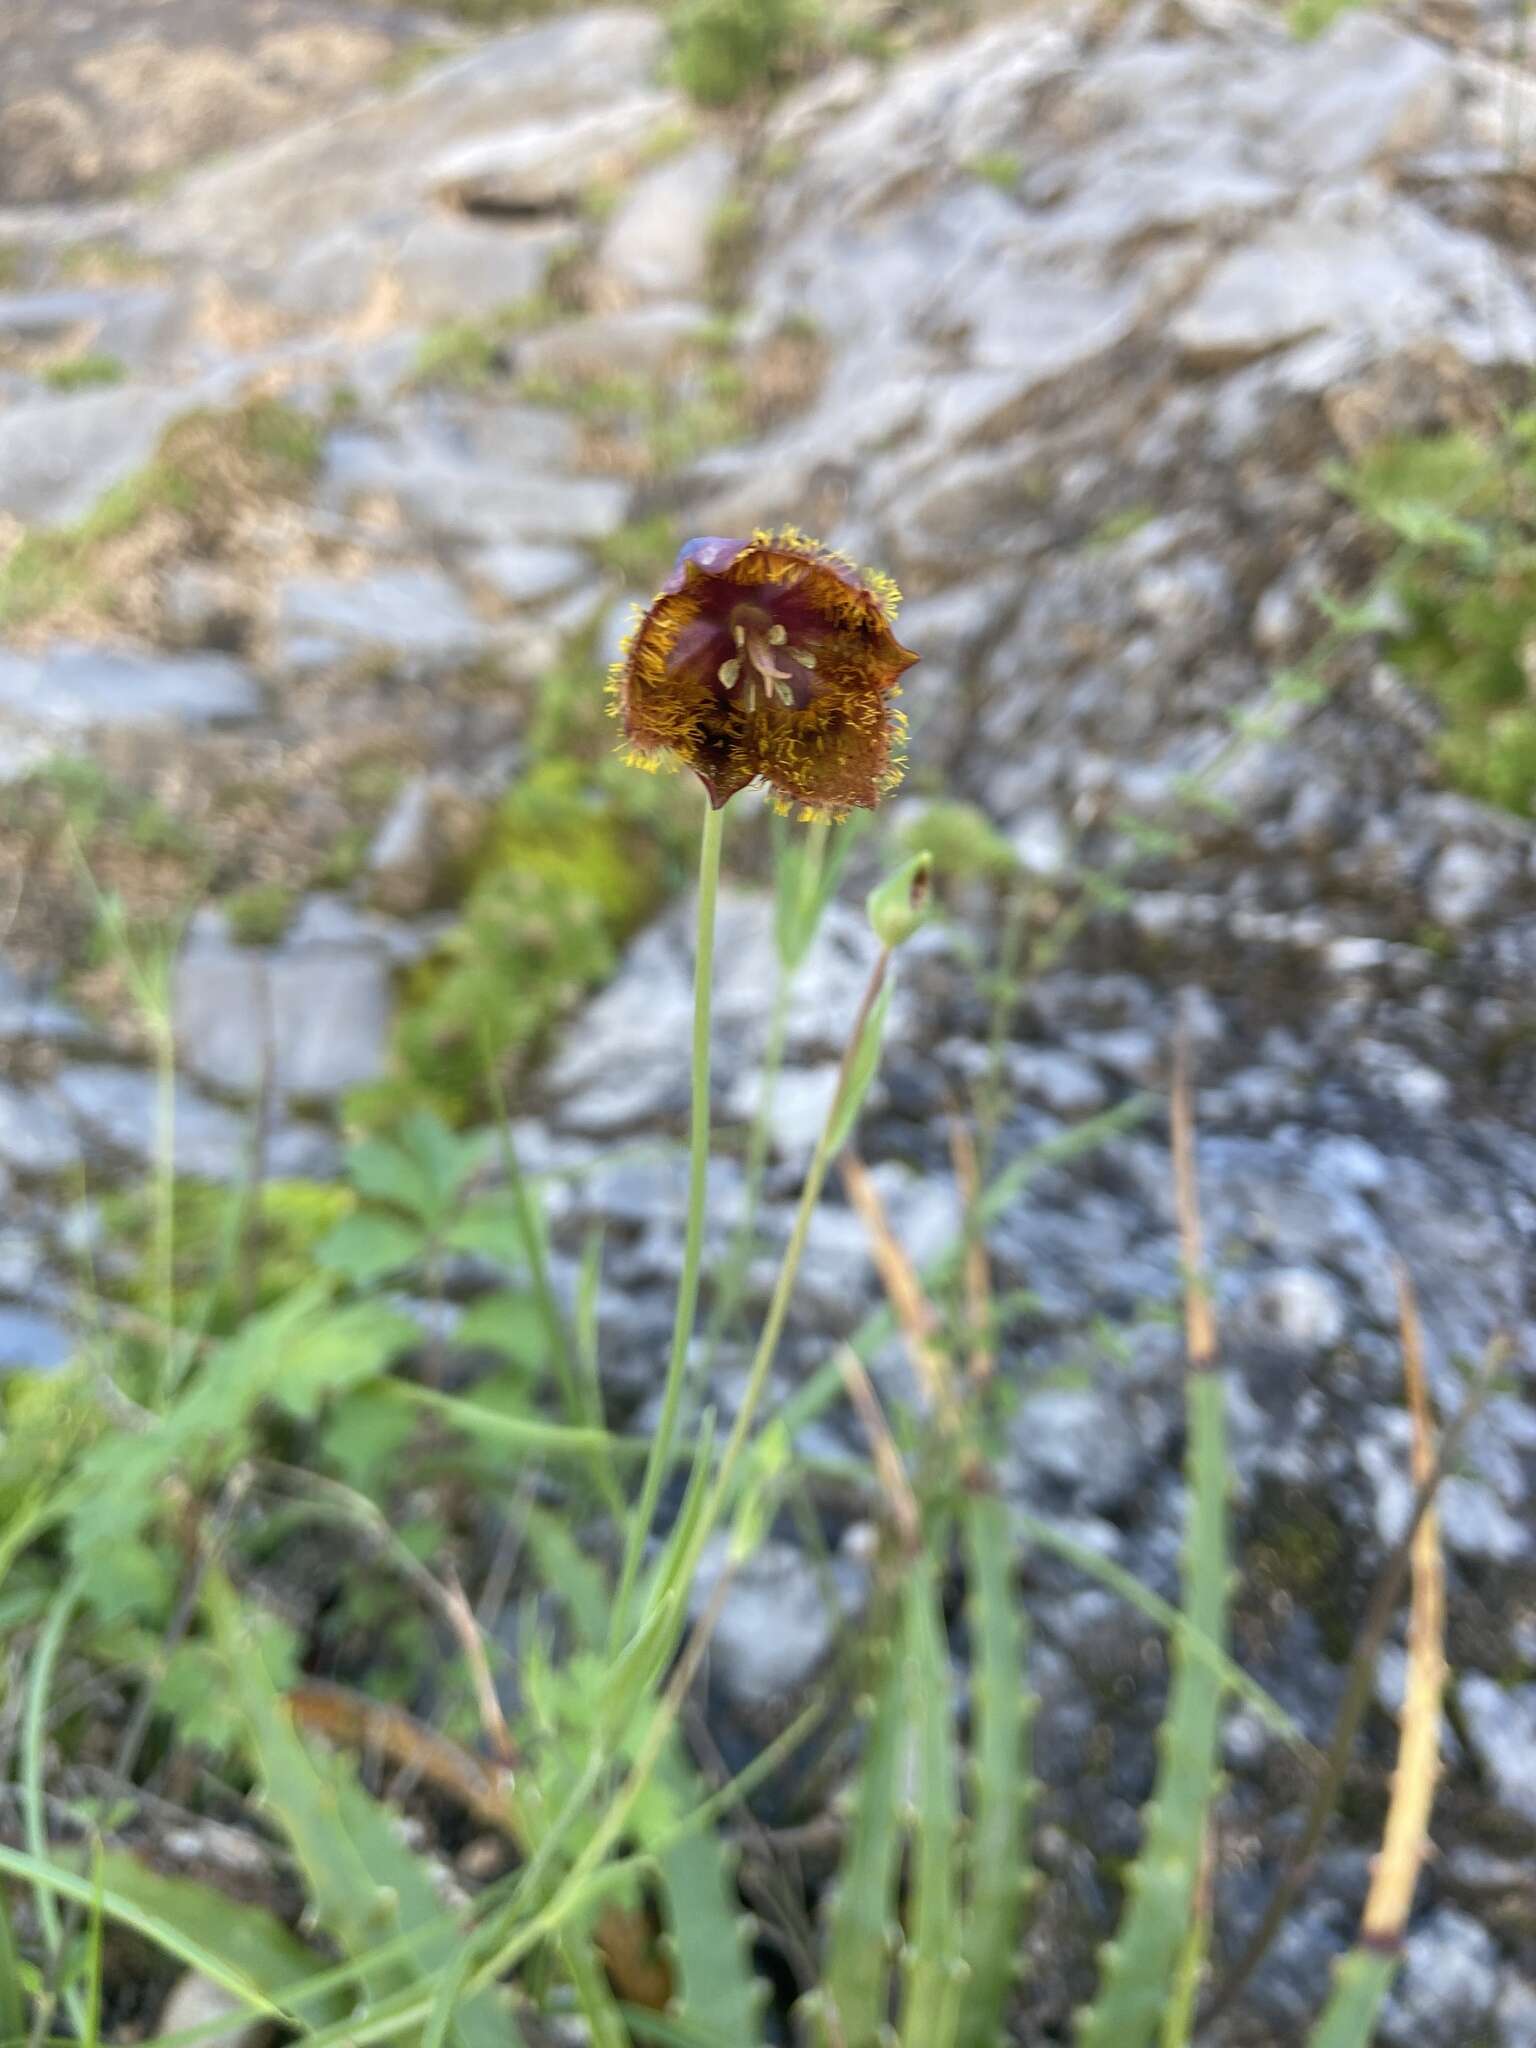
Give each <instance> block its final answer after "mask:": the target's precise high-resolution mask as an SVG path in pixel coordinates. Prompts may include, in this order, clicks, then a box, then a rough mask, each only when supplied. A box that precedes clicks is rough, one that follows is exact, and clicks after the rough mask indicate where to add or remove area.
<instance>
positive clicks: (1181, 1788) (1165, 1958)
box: [1076, 1047, 1227, 2048]
mask: <svg viewBox="0 0 1536 2048" xmlns="http://www.w3.org/2000/svg"><path fill="white" fill-rule="evenodd" d="M1172 1125H1173V1160H1174V1180H1175V1188H1176V1194H1177V1200H1178V1211H1179V1225H1180V1236H1181V1239H1182V1247H1183V1255H1184V1269H1185V1340H1186V1348H1187V1351H1188V1365H1189V1370H1188V1372H1187V1374H1186V1378H1185V1400H1186V1415H1187V1419H1188V1430H1189V1450H1188V1460H1187V1462H1188V1478H1189V1526H1188V1532H1187V1535H1186V1538H1185V1550H1184V1612H1185V1615H1186V1616H1187V1618H1188V1620H1189V1622H1190V1623H1191V1625H1192V1627H1194V1628H1195V1629H1197V1630H1198V1631H1199V1632H1200V1634H1201V1635H1203V1636H1204V1637H1206V1638H1207V1640H1209V1641H1210V1642H1212V1643H1214V1644H1216V1645H1217V1646H1218V1648H1223V1649H1224V1646H1225V1639H1226V1612H1227V1526H1226V1525H1227V1452H1226V1388H1225V1385H1224V1383H1223V1380H1222V1375H1221V1374H1220V1372H1219V1371H1217V1370H1216V1369H1215V1366H1216V1330H1215V1322H1214V1318H1213V1316H1212V1314H1211V1306H1210V1299H1209V1296H1208V1295H1207V1293H1206V1291H1205V1280H1204V1257H1203V1248H1202V1242H1201V1227H1200V1209H1199V1201H1198V1195H1197V1190H1196V1185H1195V1165H1194V1122H1193V1117H1192V1115H1191V1111H1190V1100H1189V1083H1188V1079H1187V1076H1186V1074H1185V1071H1184V1062H1183V1058H1182V1047H1181V1052H1180V1058H1179V1061H1178V1068H1177V1072H1176V1075H1175V1080H1174V1089H1173V1101H1172ZM1224 1691H1225V1687H1224V1685H1223V1683H1222V1681H1221V1679H1220V1678H1219V1677H1217V1676H1216V1675H1215V1674H1214V1673H1213V1672H1212V1671H1211V1670H1210V1668H1209V1667H1208V1666H1207V1665H1206V1664H1204V1663H1202V1662H1199V1661H1197V1660H1196V1659H1195V1658H1193V1657H1191V1656H1189V1655H1187V1654H1186V1653H1185V1652H1184V1650H1183V1649H1182V1648H1181V1647H1180V1645H1179V1643H1178V1641H1177V1639H1175V1642H1174V1647H1173V1681H1172V1684H1171V1686H1170V1688H1169V1695H1168V1710H1167V1714H1166V1717H1165V1719H1164V1722H1163V1727H1162V1731H1161V1734H1160V1737H1159V1742H1160V1747H1161V1752H1162V1754H1161V1758H1160V1761H1159V1765H1158V1772H1157V1782H1156V1784H1155V1786H1154V1787H1153V1792H1152V1797H1151V1799H1150V1801H1149V1802H1148V1805H1147V1808H1146V1812H1145V1814H1144V1817H1143V1823H1142V1844H1141V1852H1140V1854H1139V1855H1138V1857H1137V1859H1136V1862H1135V1864H1134V1865H1133V1866H1132V1869H1131V1872H1130V1875H1129V1878H1128V1880H1127V1905H1126V1910H1125V1917H1124V1919H1123V1921H1122V1923H1121V1927H1120V1931H1119V1933H1118V1935H1117V1936H1116V1938H1115V1940H1114V1941H1112V1942H1111V1943H1109V1944H1108V1945H1107V1946H1106V1948H1105V1950H1104V1955H1103V1964H1102V1974H1101V1978H1100V1984H1099V1994H1098V1997H1097V1999H1096V2000H1095V2001H1094V2003H1093V2005H1092V2006H1091V2007H1090V2008H1089V2009H1088V2010H1087V2011H1086V2012H1084V2013H1082V2014H1081V2015H1080V2016H1079V2020H1078V2026H1077V2036H1076V2038H1077V2048H1149V2044H1150V2043H1151V2042H1152V2040H1153V2038H1154V2036H1155V2035H1156V2032H1157V2029H1158V2025H1159V2022H1160V2021H1161V2019H1162V2017H1163V2012H1164V2008H1165V2006H1166V2003H1167V1999H1168V1994H1169V1989H1170V1986H1171V1984H1172V1982H1173V1978H1174V1974H1175V1971H1176V1968H1177V1962H1178V1957H1179V1953H1180V1950H1181V1949H1182V1947H1183V1945H1184V1940H1185V1935H1186V1933H1187V1930H1188V1927H1189V1923H1190V1918H1191V1915H1192V1912H1193V1909H1194V1902H1195V1895H1196V1891H1197V1888H1198V1885H1199V1880H1200V1861H1201V1856H1202V1854H1203V1851H1204V1846H1205V1840H1206V1831H1207V1828H1208V1827H1209V1824H1210V1810H1211V1804H1212V1800H1213V1798H1214V1796H1215V1790H1216V1783H1217V1775H1218V1761H1219V1758H1218V1749H1217V1742H1218V1737H1219V1732H1220V1720H1221V1702H1222V1696H1223V1693H1224Z"/></svg>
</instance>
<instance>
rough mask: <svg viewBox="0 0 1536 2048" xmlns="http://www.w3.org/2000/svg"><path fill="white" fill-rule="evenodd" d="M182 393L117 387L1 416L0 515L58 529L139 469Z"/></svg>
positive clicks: (182, 401) (182, 405) (27, 405)
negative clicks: (53, 526)
mask: <svg viewBox="0 0 1536 2048" xmlns="http://www.w3.org/2000/svg"><path fill="white" fill-rule="evenodd" d="M193 402H194V401H193V400H191V399H189V397H188V395H187V393H186V392H185V391H183V390H147V389H145V388H144V387H142V386H139V385H120V386H117V387H114V388H112V389H109V390H102V391H77V392H72V393H69V394H66V395H61V396H57V397H48V398H40V399H35V400H33V401H31V402H23V403H21V404H18V405H11V406H7V407H6V408H5V409H4V410H3V411H0V511H4V512H10V513H12V514H13V515H14V516H15V517H16V518H18V519H24V520H28V521H31V522H36V523H41V524H47V525H63V524H65V523H67V522H68V521H70V520H72V519H79V518H81V517H82V516H83V515H84V514H85V513H86V512H88V511H89V510H90V508H91V507H92V505H94V504H95V502H96V500H97V499H98V498H99V497H100V496H101V494H102V492H103V491H105V490H107V489H108V488H109V487H110V486H111V485H112V484H115V483H120V482H121V481H122V479H123V478H124V477H125V476H127V475H129V474H130V473H131V472H132V471H133V470H135V469H139V468H141V467H142V466H143V464H144V463H145V462H147V461H148V459H149V457H150V455H151V454H152V453H153V452H154V448H155V444H156V442H157V441H158V440H159V438H160V435H161V434H162V433H163V432H164V430H165V428H166V427H168V426H169V425H170V423H171V421H172V420H173V419H175V418H176V417H177V415H178V414H179V413H181V412H184V411H185V410H187V408H188V407H189V405H190V404H191V403H193Z"/></svg>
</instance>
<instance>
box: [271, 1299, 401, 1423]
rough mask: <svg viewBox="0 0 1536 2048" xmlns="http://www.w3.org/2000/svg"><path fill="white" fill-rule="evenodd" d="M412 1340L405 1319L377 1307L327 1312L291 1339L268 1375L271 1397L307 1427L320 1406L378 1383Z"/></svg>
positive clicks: (363, 1305) (358, 1306)
mask: <svg viewBox="0 0 1536 2048" xmlns="http://www.w3.org/2000/svg"><path fill="white" fill-rule="evenodd" d="M417 1337H418V1332H417V1329H416V1325H415V1324H414V1323H413V1322H411V1320H410V1319H409V1317H407V1316H403V1315H400V1314H399V1313H398V1312H397V1311H396V1310H394V1309H391V1308H386V1307H385V1306H384V1304H383V1303H382V1302H374V1301H364V1302H358V1303H356V1304H354V1306H352V1307H351V1308H344V1309H337V1310H333V1311H332V1312H331V1313H330V1314H329V1315H325V1316H321V1317H318V1318H316V1319H315V1320H314V1321H313V1322H312V1323H311V1325H310V1326H309V1327H308V1328H307V1329H304V1330H300V1331H298V1332H296V1333H295V1335H294V1338H293V1341H292V1342H291V1343H290V1344H289V1346H288V1347H287V1350H286V1352H285V1354H284V1356H283V1359H282V1361H281V1364H280V1366H279V1368H278V1370H277V1371H276V1372H275V1373H274V1375H273V1379H272V1384H271V1388H270V1393H271V1397H272V1399H273V1400H274V1401H275V1402H276V1403H277V1404H278V1405H279V1406H280V1407H282V1408H286V1409H287V1411H288V1413H289V1414H290V1415H293V1416H295V1417H297V1418H298V1419H299V1420H300V1421H307V1420H309V1419H310V1418H312V1417H313V1416H314V1415H316V1414H317V1413H318V1412H319V1409H320V1405H321V1403H322V1402H323V1401H326V1400H328V1399H330V1398H331V1397H332V1396H334V1395H337V1394H345V1393H348V1392H350V1391H351V1390H352V1389H353V1388H355V1387H360V1386H363V1385H365V1384H366V1383H367V1382H368V1381H370V1380H376V1379H379V1378H381V1377H382V1375H383V1374H384V1373H386V1372H387V1371H388V1370H389V1367H390V1365H391V1363H392V1362H393V1361H394V1360H395V1359H396V1358H398V1357H399V1356H400V1354H401V1353H402V1352H403V1351H406V1350H408V1349H409V1348H410V1347H411V1345H412V1344H414V1343H415V1342H416V1341H417Z"/></svg>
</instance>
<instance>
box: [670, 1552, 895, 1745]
mask: <svg viewBox="0 0 1536 2048" xmlns="http://www.w3.org/2000/svg"><path fill="white" fill-rule="evenodd" d="M726 1549H727V1546H726V1544H725V1542H724V1540H723V1539H721V1538H715V1539H713V1540H712V1541H711V1543H710V1544H709V1545H708V1546H707V1547H706V1550H705V1553H704V1556H703V1558H702V1559H701V1560H700V1564H699V1570H698V1575H697V1577H696V1578H695V1580H694V1583H693V1590H692V1593H691V1594H690V1596H689V1600H690V1606H691V1610H692V1612H693V1613H694V1615H695V1616H697V1615H699V1614H702V1613H703V1612H704V1610H705V1609H706V1608H707V1607H708V1605H709V1602H710V1598H711V1596H712V1595H713V1593H714V1590H715V1588H716V1586H717V1585H718V1584H719V1581H720V1575H721V1573H722V1571H723V1570H724V1569H725V1564H726ZM832 1579H833V1584H832V1587H831V1589H830V1591H831V1599H832V1601H833V1602H835V1603H836V1604H835V1605H829V1598H828V1595H829V1588H828V1587H827V1585H826V1584H825V1583H824V1582H823V1579H822V1576H821V1574H820V1573H819V1572H818V1571H817V1570H816V1568H815V1566H814V1565H813V1564H812V1563H811V1562H810V1560H809V1559H808V1558H807V1557H805V1555H804V1554H803V1553H802V1552H801V1551H799V1550H796V1549H794V1548H793V1547H792V1546H791V1545H789V1544H787V1543H777V1542H768V1543H764V1544H762V1545H761V1546H760V1547H759V1548H758V1549H757V1550H756V1551H754V1552H753V1554H752V1556H751V1557H749V1558H748V1559H747V1561H746V1563H745V1564H744V1565H742V1566H741V1567H740V1569H739V1570H738V1571H737V1573H736V1575H735V1578H734V1579H733V1580H732V1583H731V1588H730V1591H729V1592H728V1594H727V1595H726V1599H725V1605H724V1608H723V1610H722V1612H721V1615H720V1620H719V1623H718V1625H717V1627H716V1629H715V1634H714V1638H713V1641H712V1643H711V1645H710V1656H709V1668H710V1676H711V1678H712V1680H713V1682H714V1683H715V1684H716V1685H718V1686H719V1687H720V1689H721V1690H722V1692H724V1693H725V1695H726V1696H727V1697H728V1698H729V1699H730V1701H731V1702H732V1703H733V1704H734V1705H736V1706H738V1707H741V1708H746V1709H749V1710H751V1711H753V1712H757V1713H772V1712H773V1711H774V1710H775V1709H782V1708H783V1707H784V1706H785V1705H787V1704H789V1703H790V1702H792V1701H793V1700H794V1699H795V1697H796V1696H797V1695H798V1694H799V1693H800V1692H801V1691H802V1689H803V1688H804V1687H805V1686H806V1685H808V1684H809V1683H810V1681H811V1680H812V1679H813V1678H814V1677H815V1676H816V1674H817V1672H818V1671H819V1670H820V1669H821V1667H822V1665H823V1664H824V1663H825V1662H826V1660H827V1658H828V1657H829V1656H830V1654H831V1652H832V1647H833V1645H834V1643H835V1642H836V1640H837V1635H838V1631H839V1629H840V1628H841V1626H842V1624H843V1622H844V1620H845V1619H846V1618H847V1617H849V1616H850V1615H852V1614H854V1613H856V1612H857V1610H858V1608H859V1607H860V1606H861V1605H862V1603H863V1600H864V1599H865V1597H867V1587H866V1584H865V1581H864V1576H863V1574H862V1573H861V1572H859V1571H857V1570H856V1569H855V1570H849V1569H847V1568H846V1567H844V1568H842V1569H839V1567H838V1566H836V1565H834V1567H833V1572H832Z"/></svg>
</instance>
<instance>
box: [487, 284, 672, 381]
mask: <svg viewBox="0 0 1536 2048" xmlns="http://www.w3.org/2000/svg"><path fill="white" fill-rule="evenodd" d="M708 317H709V316H708V312H707V310H706V308H705V307H703V306H700V305H695V304H690V303H686V302H684V303H681V304H679V303H677V302H675V301H674V302H668V303H666V304H663V305H659V306H631V307H629V308H627V309H626V310H625V311H623V312H618V313H591V314H588V315H587V317H586V318H585V319H582V320H565V321H562V322H561V323H560V325H559V326H557V327H549V328H546V329H545V330H544V332H543V333H542V334H534V335H530V336H529V338H528V339H527V340H526V341H525V342H523V343H522V344H521V346H520V347H519V349H518V352H517V362H518V368H519V369H520V370H523V371H525V372H528V373H530V374H532V375H535V376H547V377H555V378H559V379H562V380H568V379H576V378H583V377H592V378H603V377H614V378H633V377H642V378H643V377H658V376H660V375H661V374H662V373H663V372H664V371H666V370H668V369H669V368H671V366H672V365H673V363H675V362H676V360H677V358H678V357H679V356H680V355H681V354H682V352H683V351H684V350H685V349H686V348H687V347H688V346H689V344H690V343H694V342H697V340H698V338H699V334H700V331H701V330H702V328H703V326H704V324H705V322H706V320H707V319H708Z"/></svg>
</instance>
